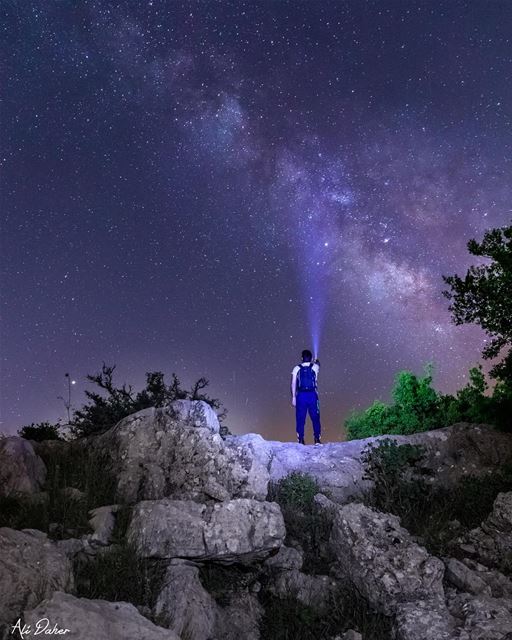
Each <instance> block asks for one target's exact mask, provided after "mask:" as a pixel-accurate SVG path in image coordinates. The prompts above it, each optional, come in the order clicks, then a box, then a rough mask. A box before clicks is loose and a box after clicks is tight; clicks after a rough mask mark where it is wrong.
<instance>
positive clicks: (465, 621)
mask: <svg viewBox="0 0 512 640" xmlns="http://www.w3.org/2000/svg"><path fill="white" fill-rule="evenodd" d="M447 602H448V608H449V611H450V613H451V615H453V616H454V617H455V618H456V619H457V620H458V621H459V635H457V636H455V639H456V640H512V600H510V599H508V598H493V597H492V596H489V595H484V594H480V595H478V596H473V595H470V594H468V593H448V600H447Z"/></svg>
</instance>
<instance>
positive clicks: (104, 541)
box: [89, 504, 119, 546]
mask: <svg viewBox="0 0 512 640" xmlns="http://www.w3.org/2000/svg"><path fill="white" fill-rule="evenodd" d="M118 508H119V507H118V505H116V504H114V505H110V506H105V507H97V508H96V509H93V510H92V511H91V512H90V513H89V516H90V519H89V526H90V527H91V529H92V530H93V532H94V533H92V534H91V536H90V542H91V543H92V544H99V545H103V546H106V545H108V544H110V542H111V538H112V532H113V531H114V527H115V524H116V517H115V515H114V514H115V513H116V511H117V510H118Z"/></svg>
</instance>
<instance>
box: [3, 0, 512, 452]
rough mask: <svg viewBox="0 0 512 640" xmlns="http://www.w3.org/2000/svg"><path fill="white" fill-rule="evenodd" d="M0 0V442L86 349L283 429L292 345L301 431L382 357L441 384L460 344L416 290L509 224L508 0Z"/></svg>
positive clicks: (39, 413)
mask: <svg viewBox="0 0 512 640" xmlns="http://www.w3.org/2000/svg"><path fill="white" fill-rule="evenodd" d="M1 8H2V13H3V16H2V20H1V30H2V40H3V42H4V45H3V48H2V50H3V53H2V63H1V65H0V74H1V82H2V87H3V91H2V93H3V101H2V107H1V114H0V115H1V137H0V146H1V154H0V159H1V163H2V168H1V172H2V173H1V210H2V229H1V241H0V242H1V257H0V261H1V268H2V277H1V302H2V323H1V358H2V359H1V417H0V420H1V424H0V429H2V430H3V431H4V432H11V433H14V432H15V431H16V430H17V429H18V428H20V427H21V426H22V425H24V424H28V423H30V422H39V421H42V420H49V421H56V420H58V419H59V418H63V417H64V415H65V411H64V407H63V403H62V400H59V399H58V396H60V395H64V393H65V391H66V379H65V377H64V373H65V372H69V373H70V375H71V376H72V377H73V379H76V381H77V384H76V385H74V387H73V397H72V402H73V404H74V405H75V406H76V407H78V406H80V405H81V404H82V403H83V401H84V396H83V390H84V389H85V388H90V387H88V386H87V382H86V380H85V376H86V374H87V373H95V372H97V371H99V370H100V369H101V364H102V362H103V361H105V362H106V363H107V364H116V365H117V369H116V374H117V381H118V382H119V383H122V382H128V383H131V384H133V386H134V387H135V388H140V387H141V386H142V385H143V382H144V376H145V372H146V371H152V370H160V371H164V372H166V373H167V374H168V375H169V374H170V373H171V372H173V371H174V372H176V373H177V374H178V376H179V377H180V378H181V379H182V381H183V382H184V384H185V385H187V386H188V385H190V384H191V383H192V382H193V381H194V380H195V379H196V378H197V377H199V376H201V375H205V376H207V377H208V378H209V379H210V380H211V388H210V391H211V394H212V395H214V396H216V397H219V398H220V399H221V400H222V401H223V403H224V404H225V406H226V407H227V408H228V410H229V414H228V419H227V424H228V426H229V427H230V429H231V430H232V431H233V432H235V433H244V432H249V431H256V432H259V433H261V434H262V435H263V436H264V437H267V438H279V439H283V440H293V439H294V438H295V433H294V413H293V409H292V408H291V406H290V399H289V381H290V372H291V369H292V368H293V366H294V365H295V364H296V363H297V361H298V359H299V356H300V352H301V350H302V349H303V348H305V347H310V346H311V345H312V338H311V333H312V331H314V332H315V333H319V334H320V335H321V341H320V347H319V357H320V360H321V364H322V367H321V372H320V377H319V384H320V390H321V395H320V398H321V407H322V419H323V427H324V440H332V439H338V438H340V437H342V432H341V426H342V423H343V419H344V418H345V417H346V416H347V415H348V413H349V412H350V410H351V409H353V408H363V407H365V406H367V405H368V404H369V403H371V402H372V401H373V400H374V399H375V398H377V397H379V398H381V399H383V400H386V399H388V397H389V396H388V394H389V390H390V387H391V384H392V381H393V377H394V375H395V373H396V372H397V371H398V370H399V369H401V368H407V369H411V370H413V371H415V372H418V373H419V372H421V371H422V368H423V365H424V363H426V362H427V361H433V362H434V364H435V384H436V386H437V388H439V389H440V390H442V391H444V392H453V391H455V390H456V389H457V388H459V387H460V386H462V385H463V384H465V380H466V378H465V375H466V374H467V370H468V367H469V366H472V365H474V364H475V363H477V362H479V361H480V352H481V349H482V346H483V344H484V335H483V333H481V332H480V330H479V329H478V328H476V327H455V326H454V325H453V324H452V323H451V321H450V314H449V312H448V310H447V305H448V302H447V300H446V299H445V298H443V296H442V293H441V292H442V290H443V288H444V285H443V281H442V277H441V276H442V274H447V275H448V274H451V273H455V272H458V273H462V272H464V271H465V269H466V268H467V267H468V266H469V264H471V262H472V261H474V259H473V260H472V259H471V256H469V254H468V253H467V250H466V243H467V241H468V240H469V239H470V238H472V237H476V238H481V236H482V235H483V232H484V231H485V230H486V229H488V228H490V227H494V226H503V225H505V224H509V221H510V217H511V214H510V212H511V209H512V200H511V197H510V195H511V189H512V186H511V185H512V164H511V158H512V156H511V117H512V82H511V80H512V78H511V72H512V35H511V34H512V6H511V5H510V2H508V1H507V0H503V1H500V0H485V1H484V0H472V1H461V0H436V1H435V2H433V1H432V0H426V1H415V0H403V1H402V0H376V1H373V0H336V1H331V0H322V2H316V1H304V0H294V1H288V0H273V1H272V0H267V1H259V0H250V1H249V2H245V1H244V0H236V1H228V0H224V1H218V2H216V1H213V0H209V1H200V0H197V1H192V2H181V1H180V2H178V1H174V0H137V1H135V0H134V1H126V2H114V1H109V0H80V1H72V0H44V1H43V0H40V1H33V0H23V1H21V0H19V1H18V0H4V1H3V2H2V5H1ZM308 435H309V438H311V431H310V430H309V431H308Z"/></svg>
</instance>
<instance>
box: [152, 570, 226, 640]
mask: <svg viewBox="0 0 512 640" xmlns="http://www.w3.org/2000/svg"><path fill="white" fill-rule="evenodd" d="M154 615H155V619H156V620H157V621H158V623H159V624H161V625H162V626H164V627H167V628H169V629H172V630H173V631H174V632H175V633H176V634H177V635H179V636H183V637H186V638H187V639H188V640H204V639H205V638H210V637H213V632H214V629H215V621H216V616H217V604H216V602H215V600H214V599H213V598H212V596H211V595H210V594H209V593H207V592H206V590H205V589H204V587H203V586H202V584H201V582H200V580H199V569H198V568H197V566H194V565H193V564H191V563H189V562H187V561H184V560H172V561H171V563H170V564H169V566H168V568H167V571H166V574H165V579H164V586H163V589H162V590H161V592H160V594H159V596H158V598H157V601H156V605H155V608H154Z"/></svg>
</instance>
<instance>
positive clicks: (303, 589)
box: [267, 569, 336, 611]
mask: <svg viewBox="0 0 512 640" xmlns="http://www.w3.org/2000/svg"><path fill="white" fill-rule="evenodd" d="M335 588H336V582H335V581H334V580H333V579H332V578H330V577H329V576H318V575H315V576H310V575H307V574H305V573H302V571H299V570H298V569H291V570H289V571H279V572H277V573H275V574H274V575H272V576H271V578H270V581H269V584H268V585H267V590H268V591H269V592H270V593H272V594H273V595H274V596H276V597H278V598H294V599H295V600H297V601H298V602H300V603H301V604H303V605H305V606H308V607H313V608H314V609H315V610H317V611H321V610H325V609H326V608H327V606H328V604H329V601H330V597H331V595H332V594H333V592H334V589H335Z"/></svg>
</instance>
